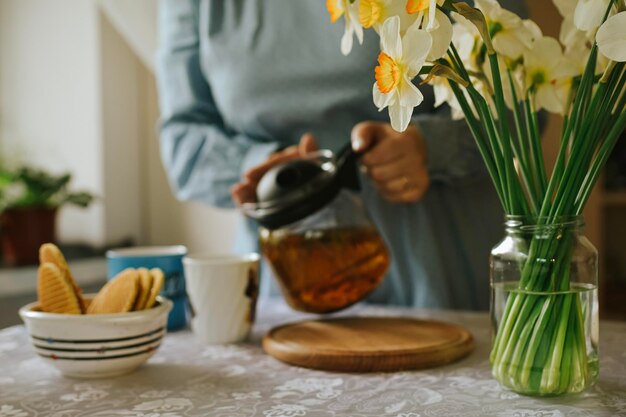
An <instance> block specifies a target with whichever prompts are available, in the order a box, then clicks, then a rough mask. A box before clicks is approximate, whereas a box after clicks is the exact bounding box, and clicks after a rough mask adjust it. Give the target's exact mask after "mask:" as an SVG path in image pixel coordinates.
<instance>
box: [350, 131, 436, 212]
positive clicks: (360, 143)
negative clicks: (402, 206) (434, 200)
mask: <svg viewBox="0 0 626 417" xmlns="http://www.w3.org/2000/svg"><path fill="white" fill-rule="evenodd" d="M351 139H352V148H353V149H354V151H355V152H356V153H358V154H361V157H360V160H361V167H362V169H363V170H364V171H365V173H366V175H367V176H368V177H369V178H371V179H372V181H373V183H374V186H375V187H376V189H378V191H379V192H380V193H381V195H382V196H383V197H384V198H385V199H387V200H388V201H391V202H393V203H412V202H415V201H418V200H419V199H421V198H422V197H423V196H424V194H425V193H426V191H427V190H428V186H429V185H430V177H429V175H428V166H427V155H426V144H425V142H424V138H423V137H422V136H421V134H420V133H419V131H418V130H417V128H416V127H415V126H414V125H409V127H408V129H407V130H406V131H404V132H396V131H395V130H393V128H392V127H391V125H390V124H389V123H383V122H362V123H359V124H358V125H356V126H355V127H354V128H353V129H352V138H351Z"/></svg>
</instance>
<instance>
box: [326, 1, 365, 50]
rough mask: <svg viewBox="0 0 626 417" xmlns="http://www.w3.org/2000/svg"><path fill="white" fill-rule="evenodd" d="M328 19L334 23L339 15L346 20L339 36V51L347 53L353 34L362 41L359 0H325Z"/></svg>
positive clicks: (350, 48) (350, 46)
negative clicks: (343, 30)
mask: <svg viewBox="0 0 626 417" xmlns="http://www.w3.org/2000/svg"><path fill="white" fill-rule="evenodd" d="M326 8H327V9H328V13H330V21H331V22H332V23H335V22H336V21H337V20H339V18H341V16H343V18H344V20H345V22H346V29H345V32H344V34H343V37H342V38H341V53H342V54H344V55H348V54H349V53H350V51H351V50H352V43H353V36H354V35H355V34H356V38H357V40H358V41H359V43H360V44H362V43H363V26H361V23H360V22H359V0H354V2H352V3H351V2H350V0H326Z"/></svg>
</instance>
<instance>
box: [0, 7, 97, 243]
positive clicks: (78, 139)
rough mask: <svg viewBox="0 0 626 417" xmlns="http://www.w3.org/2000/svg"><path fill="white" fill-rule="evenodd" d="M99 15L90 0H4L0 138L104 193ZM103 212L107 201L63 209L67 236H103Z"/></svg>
mask: <svg viewBox="0 0 626 417" xmlns="http://www.w3.org/2000/svg"><path fill="white" fill-rule="evenodd" d="M97 17H98V14H97V7H96V4H95V2H94V1H91V0H55V1H40V0H2V1H0V67H1V70H0V92H1V95H0V141H1V142H0V143H1V144H2V150H3V152H4V153H5V154H8V155H11V156H12V158H15V157H16V156H17V157H19V158H21V159H22V160H25V161H28V162H29V163H34V164H37V165H41V166H42V167H45V168H48V169H51V170H53V171H55V172H62V171H66V170H69V171H71V172H73V173H75V174H77V175H76V177H75V180H74V182H73V185H74V186H75V187H78V188H86V189H88V190H91V191H93V192H95V193H97V194H100V195H101V194H102V192H103V183H102V163H101V159H100V158H99V155H100V153H101V143H100V129H99V126H100V112H99V101H98V100H97V97H98V94H99V76H100V73H99V68H98V65H97V63H98V49H97V48H96V45H97V37H98V18H97ZM102 216H103V205H102V202H96V203H95V204H94V205H93V206H92V207H91V208H89V209H88V210H78V209H73V208H65V209H63V210H62V211H61V213H60V219H59V234H60V238H61V239H63V240H83V241H88V242H92V243H101V242H102V241H103V239H104V225H103V222H102Z"/></svg>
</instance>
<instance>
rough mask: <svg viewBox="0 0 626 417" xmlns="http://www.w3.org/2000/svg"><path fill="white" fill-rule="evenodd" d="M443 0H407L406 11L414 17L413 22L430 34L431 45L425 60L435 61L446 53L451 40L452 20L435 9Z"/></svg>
mask: <svg viewBox="0 0 626 417" xmlns="http://www.w3.org/2000/svg"><path fill="white" fill-rule="evenodd" d="M443 3H444V0H408V1H407V3H406V11H407V13H408V14H409V15H411V16H415V17H416V19H417V20H416V22H415V24H416V25H417V26H418V27H421V28H422V29H425V30H426V31H427V32H428V33H430V34H431V36H432V39H433V45H432V48H431V49H430V52H429V54H428V57H427V61H435V60H437V59H439V58H441V57H442V56H444V55H445V54H446V52H447V51H448V48H449V47H450V41H451V40H452V22H450V19H449V18H448V16H446V14H445V13H443V12H442V11H441V10H439V9H437V5H442V4H443Z"/></svg>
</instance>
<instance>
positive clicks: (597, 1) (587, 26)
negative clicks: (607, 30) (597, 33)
mask: <svg viewBox="0 0 626 417" xmlns="http://www.w3.org/2000/svg"><path fill="white" fill-rule="evenodd" d="M608 7H609V0H578V4H576V9H575V11H574V24H575V25H576V27H577V28H578V29H580V30H582V31H585V32H586V31H589V30H594V29H597V28H598V26H600V25H601V24H602V19H603V18H604V14H605V13H606V9H607V8H608Z"/></svg>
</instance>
